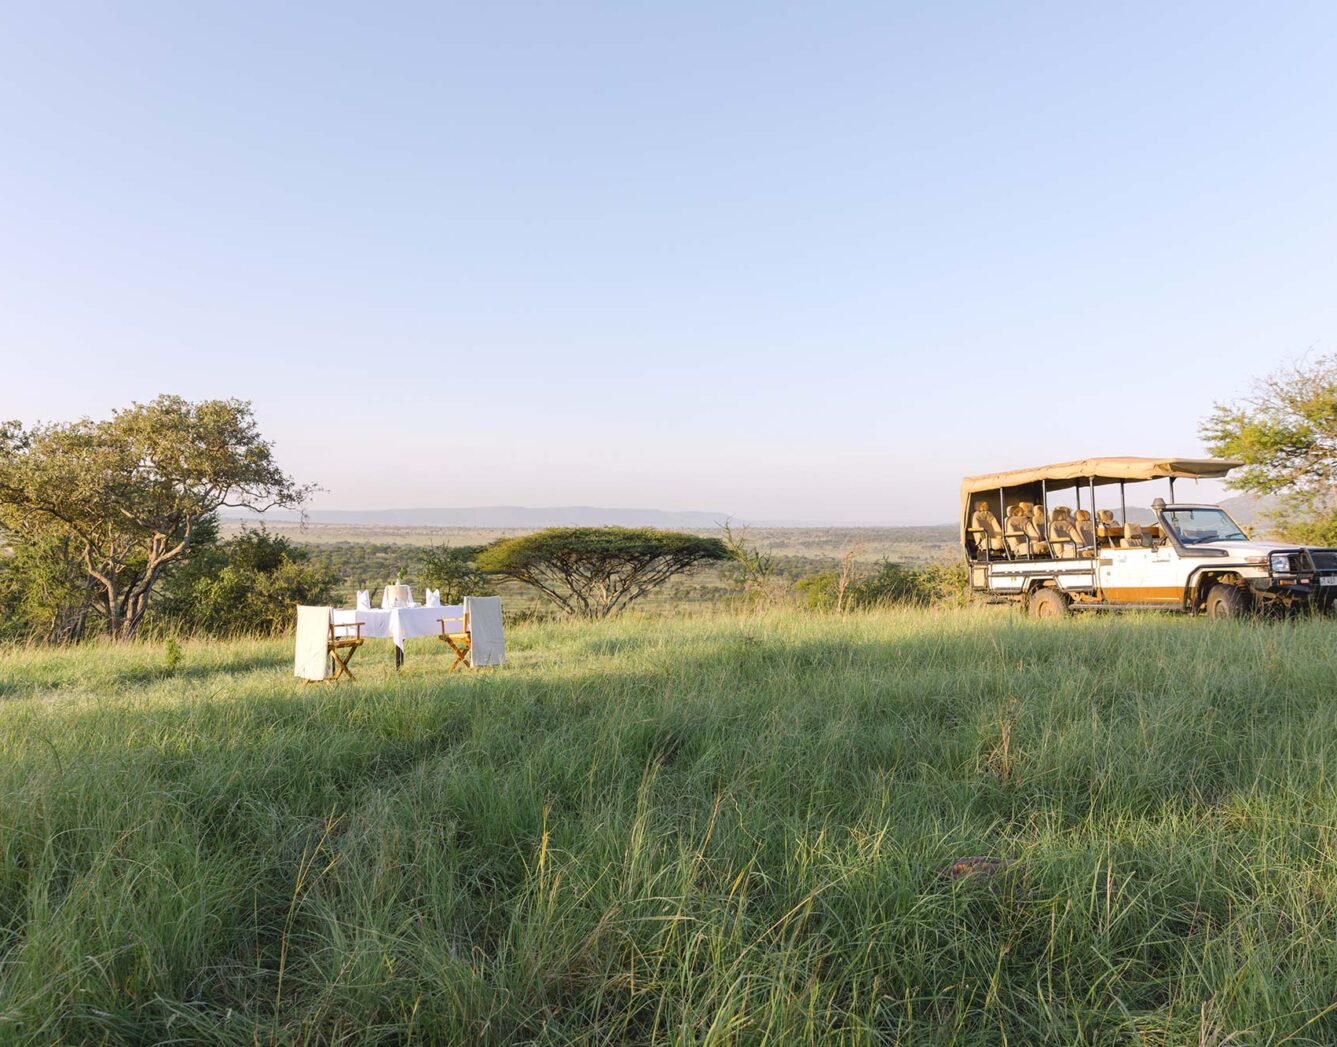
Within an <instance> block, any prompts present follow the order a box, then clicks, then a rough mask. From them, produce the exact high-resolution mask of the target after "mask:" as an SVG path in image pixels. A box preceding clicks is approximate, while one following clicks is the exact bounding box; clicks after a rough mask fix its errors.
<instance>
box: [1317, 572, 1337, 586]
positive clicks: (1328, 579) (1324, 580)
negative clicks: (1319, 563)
mask: <svg viewBox="0 0 1337 1047" xmlns="http://www.w3.org/2000/svg"><path fill="white" fill-rule="evenodd" d="M1318 584H1319V585H1337V574H1325V575H1323V577H1321V578H1320V579H1319V580H1318Z"/></svg>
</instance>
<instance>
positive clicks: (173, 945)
mask: <svg viewBox="0 0 1337 1047" xmlns="http://www.w3.org/2000/svg"><path fill="white" fill-rule="evenodd" d="M510 647H511V656H512V663H513V664H512V665H511V666H510V667H509V668H507V669H505V670H502V671H497V672H492V673H486V674H473V675H463V674H460V675H455V676H450V677H447V676H445V675H443V672H442V670H443V668H444V666H445V661H444V659H443V657H442V656H441V655H440V654H439V653H438V652H436V651H435V650H434V649H433V647H432V645H431V644H430V643H429V642H427V641H420V642H419V643H418V646H417V647H413V646H410V650H409V660H408V662H407V664H406V667H405V669H404V671H403V672H402V673H401V674H399V675H396V674H395V673H394V672H393V671H392V669H391V667H390V659H389V652H388V648H386V647H383V646H382V647H377V646H375V645H372V644H369V645H368V647H367V648H366V649H364V650H363V651H362V652H361V653H360V654H359V656H358V659H357V661H356V662H355V666H357V665H358V664H360V666H361V668H362V673H361V678H360V680H359V682H358V683H357V684H354V685H341V686H323V687H322V686H316V687H308V688H305V689H303V688H302V687H301V686H299V685H297V684H296V683H295V682H294V681H293V680H292V679H291V678H290V675H289V673H290V666H289V661H290V647H289V645H288V644H286V643H284V642H273V643H270V642H264V643H260V642H256V643H237V644H232V645H221V646H218V645H205V644H198V645H197V644H187V645H185V649H184V659H183V660H182V662H181V664H180V666H179V667H177V668H176V669H175V671H174V672H169V670H168V668H167V658H166V655H165V651H164V650H163V649H162V648H160V647H154V646H137V647H129V648H125V649H119V650H110V649H106V648H101V647H88V648H84V649H81V650H75V651H35V650H34V651H28V650H19V651H10V652H4V653H0V751H2V752H3V759H2V760H0V846H2V847H3V850H4V853H3V864H2V865H0V1043H6V1044H8V1043H34V1044H38V1043H40V1044H46V1043H54V1042H60V1043H70V1044H92V1043H136V1044H138V1043H153V1042H171V1043H236V1044H255V1043H259V1044H271V1043H273V1044H279V1043H282V1044H302V1043H311V1044H368V1045H370V1044H378V1045H380V1044H401V1045H402V1044H417V1043H423V1044H429V1043H431V1044H435V1043H440V1044H454V1043H475V1042H478V1043H495V1044H503V1043H535V1044H568V1043H581V1044H616V1043H624V1042H627V1043H669V1042H675V1043H699V1044H707V1043H709V1044H726V1043H748V1044H753V1043H756V1044H760V1043H774V1044H789V1043H825V1042H838V1043H848V1044H860V1043H869V1044H872V1043H916V1044H921V1043H989V1044H993V1043H998V1044H1002V1043H1008V1044H1031V1043H1039V1042H1051V1043H1123V1042H1127V1043H1141V1044H1186V1043H1201V1044H1225V1043H1227V1042H1228V1043H1231V1044H1241V1043H1280V1042H1289V1043H1294V1044H1300V1043H1307V1044H1309V1043H1324V1042H1332V1041H1333V1040H1337V989H1335V987H1337V702H1334V691H1335V689H1337V688H1335V687H1334V684H1337V657H1335V656H1334V645H1333V624H1332V623H1331V622H1329V621H1297V622H1285V623H1261V622H1253V623H1207V622H1204V621H1190V620H1184V619H1176V618H1171V617H1159V618H1158V617H1128V618H1089V619H1083V620H1077V621H1073V622H1066V623H1058V624H1053V625H1051V624H1048V623H1033V622H1029V621H1026V620H1024V619H1022V618H1020V617H1019V616H1016V615H1014V614H1012V613H1010V612H1009V611H1007V610H1006V609H1001V608H984V609H978V610H968V611H957V612H946V611H944V612H909V611H906V612H896V613H893V612H888V613H884V614H872V615H867V616H859V617H852V618H846V619H840V618H824V617H813V616H801V615H798V614H793V613H773V614H767V615H759V616H749V615H738V616H729V617H710V616H704V617H699V618H690V617H678V618H674V619H670V620H664V621H661V620H655V619H650V618H626V619H624V620H621V621H614V622H609V623H603V624H597V625H580V624H571V623H540V624H533V625H529V626H524V627H521V628H518V629H515V630H513V632H512V634H511V636H510ZM976 855H983V856H988V857H990V858H992V859H995V860H997V861H999V862H1002V863H1010V864H1005V865H1001V866H999V867H997V871H995V872H993V873H989V872H986V871H981V872H977V873H975V874H973V875H969V876H965V877H961V878H953V877H951V876H949V875H947V870H948V868H949V866H950V865H951V863H952V862H953V861H954V860H955V859H958V858H961V857H964V856H976Z"/></svg>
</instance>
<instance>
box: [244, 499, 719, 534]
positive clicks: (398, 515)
mask: <svg viewBox="0 0 1337 1047" xmlns="http://www.w3.org/2000/svg"><path fill="white" fill-rule="evenodd" d="M233 515H235V516H237V517H245V516H247V514H244V513H236V514H233ZM727 516H728V514H727V513H722V512H721V513H711V512H701V511H671V510H666V509H603V508H599V507H596V506H589V505H565V506H546V507H532V506H524V505H489V506H474V507H469V508H460V509H316V510H313V511H311V512H309V513H307V519H308V520H309V521H310V522H311V523H321V524H345V525H352V524H362V525H371V526H378V527H501V528H521V529H526V530H533V529H535V528H539V527H667V528H680V529H689V530H690V529H693V528H702V527H716V526H718V525H719V524H720V523H721V522H722V521H723V520H724V519H726V517H727ZM298 518H299V517H298V514H297V513H294V512H269V513H266V514H264V519H266V520H274V521H291V520H296V519H298Z"/></svg>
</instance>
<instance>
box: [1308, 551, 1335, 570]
mask: <svg viewBox="0 0 1337 1047" xmlns="http://www.w3.org/2000/svg"><path fill="white" fill-rule="evenodd" d="M1309 555H1310V556H1311V557H1313V559H1314V569H1315V570H1318V571H1337V549H1310V550H1309Z"/></svg>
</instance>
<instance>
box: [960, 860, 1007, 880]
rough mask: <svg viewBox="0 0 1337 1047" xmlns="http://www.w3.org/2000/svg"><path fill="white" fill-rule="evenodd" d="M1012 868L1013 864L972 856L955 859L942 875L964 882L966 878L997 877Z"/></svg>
mask: <svg viewBox="0 0 1337 1047" xmlns="http://www.w3.org/2000/svg"><path fill="white" fill-rule="evenodd" d="M1013 866H1014V863H1013V862H1009V861H1006V860H1004V859H1000V858H989V857H987V856H985V855H980V854H974V855H971V856H970V857H969V858H958V859H956V861H954V862H952V864H951V865H949V866H947V869H946V871H945V872H944V873H943V875H944V876H946V877H947V878H948V879H949V880H964V879H965V878H966V877H967V876H983V877H989V876H997V875H998V874H999V873H1004V872H1008V871H1010V870H1011V869H1012V868H1013Z"/></svg>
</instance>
